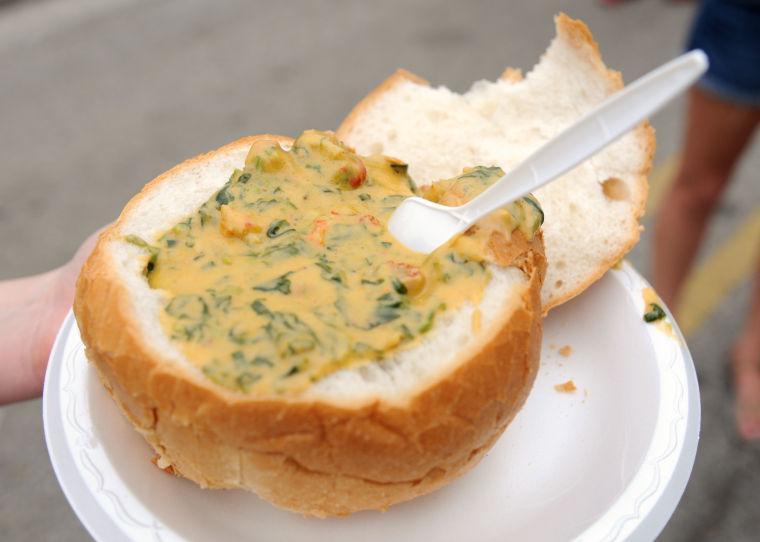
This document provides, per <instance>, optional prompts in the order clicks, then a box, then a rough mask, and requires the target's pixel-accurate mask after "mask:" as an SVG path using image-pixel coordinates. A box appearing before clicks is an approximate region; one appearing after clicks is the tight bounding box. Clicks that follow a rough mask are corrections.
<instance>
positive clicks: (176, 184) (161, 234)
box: [74, 135, 545, 517]
mask: <svg viewBox="0 0 760 542" xmlns="http://www.w3.org/2000/svg"><path fill="white" fill-rule="evenodd" d="M262 144H263V145H264V146H267V148H269V149H275V150H276V152H278V153H279V152H284V151H282V149H283V148H284V149H288V148H290V147H291V146H292V145H293V142H292V140H290V139H288V138H284V137H280V136H271V135H264V136H254V137H249V138H244V139H241V140H239V141H236V142H234V143H231V144H229V145H226V146H225V147H222V148H220V149H218V150H216V151H214V152H211V153H208V154H205V155H202V156H199V157H196V158H194V159H191V160H189V161H187V162H185V163H182V164H180V165H178V166H176V167H175V168H173V169H171V170H170V171H168V172H166V173H165V174H163V175H161V176H159V177H158V178H156V179H154V180H153V181H151V182H150V183H148V184H147V185H146V186H145V188H144V189H143V190H142V191H141V192H140V194H138V195H137V196H135V198H133V199H132V200H131V201H130V202H129V204H128V205H127V206H126V208H125V209H124V211H123V212H122V214H121V216H120V217H119V219H118V220H117V221H116V222H115V223H114V224H112V225H111V226H110V227H109V228H108V229H107V230H106V231H105V232H104V233H103V234H102V235H101V237H100V239H99V241H98V244H97V247H96V248H95V250H94V252H93V254H92V255H91V257H90V258H89V260H88V261H87V263H86V264H85V266H84V268H83V270H82V273H81V275H80V278H79V281H78V284H77V293H76V299H75V303H74V313H75V315H76V318H77V322H78V325H79V328H80V331H81V335H82V340H83V342H84V344H85V345H86V353H87V356H88V358H89V359H90V361H91V362H92V363H93V365H94V366H95V368H96V369H97V372H98V374H99V376H100V378H101V380H102V381H103V384H104V385H105V387H106V388H107V389H108V391H109V392H110V393H111V395H112V396H113V398H114V400H115V401H116V403H117V404H118V405H119V407H120V408H121V410H122V411H123V412H124V414H125V415H126V416H127V418H128V419H129V421H130V422H131V423H132V424H133V425H134V426H135V428H136V429H137V430H138V431H139V432H140V433H141V434H142V435H143V436H144V437H145V439H146V440H147V442H148V443H149V444H150V445H151V446H152V447H153V448H154V450H155V451H156V464H157V465H158V466H159V467H161V468H163V469H165V470H167V471H169V472H172V473H174V474H176V475H179V476H183V477H185V478H188V479H190V480H193V481H194V482H196V483H198V484H199V485H200V486H202V487H205V488H243V489H248V490H252V491H254V492H256V493H257V494H258V495H260V496H261V497H263V498H264V499H266V500H268V501H270V502H272V503H273V504H275V505H277V506H280V507H283V508H287V509H290V510H293V511H296V512H299V513H302V514H305V515H312V516H319V517H324V516H330V515H346V514H350V513H352V512H356V511H358V510H364V509H385V508H387V507H388V506H390V505H392V504H395V503H397V502H401V501H404V500H407V499H410V498H413V497H415V496H418V495H422V494H425V493H428V492H430V491H433V490H434V489H436V488H438V487H440V486H442V485H444V484H446V483H447V482H449V481H451V480H452V479H454V478H456V477H457V476H460V475H461V474H463V473H464V472H466V471H467V470H468V469H469V468H471V467H472V466H473V465H475V464H476V463H477V462H478V460H479V459H480V458H481V457H482V456H483V454H484V453H485V452H486V451H487V450H488V449H489V448H490V446H491V445H492V444H493V443H494V442H495V440H496V439H497V438H498V436H499V435H500V434H501V433H502V431H503V430H504V428H505V427H506V426H507V424H508V423H509V422H510V421H511V420H512V418H513V417H514V415H515V414H516V413H517V411H518V410H519V408H520V406H521V405H522V404H523V402H524V401H525V398H526V396H527V394H528V391H529V389H530V387H531V385H532V382H533V379H534V377H535V374H536V371H537V367H538V359H539V345H540V338H541V309H540V300H539V292H540V285H541V281H542V277H543V273H544V269H545V261H544V257H543V248H542V241H541V232H540V229H538V230H534V229H533V228H531V230H533V231H531V232H530V235H529V236H524V235H523V233H521V230H520V228H519V227H518V226H519V224H517V223H515V224H512V226H510V227H508V228H506V229H505V230H504V233H505V235H507V236H509V235H512V238H513V240H514V241H515V242H513V243H506V244H505V243H503V242H502V243H499V244H498V246H495V247H491V248H489V251H490V252H493V253H494V254H495V255H496V259H498V257H499V254H500V255H501V256H500V257H501V258H504V260H503V261H502V263H504V264H507V263H508V265H505V266H501V265H500V264H498V263H488V264H485V263H484V264H483V268H484V269H485V268H486V267H487V269H488V273H489V275H488V280H487V281H486V282H485V283H484V285H483V288H484V290H483V292H482V296H481V297H479V298H477V297H476V298H473V300H474V301H472V300H471V301H467V300H464V301H462V302H461V303H460V304H459V305H458V306H457V307H451V308H448V309H445V310H442V311H440V313H439V314H437V316H436V317H435V322H434V325H431V326H430V327H429V329H426V330H424V332H423V331H420V332H419V337H417V338H416V339H415V340H416V341H417V342H415V343H412V344H411V346H408V347H403V348H402V347H401V346H393V345H391V346H390V347H389V348H388V350H387V352H385V357H384V359H382V360H380V361H378V360H373V359H364V360H359V362H358V363H355V364H354V363H351V364H348V365H347V366H346V367H345V368H337V369H336V368H333V370H331V371H330V372H328V373H327V374H325V375H320V374H318V375H317V377H316V379H315V380H314V381H313V382H308V383H307V384H306V385H304V386H295V387H291V388H287V387H286V388H285V389H275V388H271V389H266V390H263V391H262V390H260V389H258V388H255V387H253V388H250V389H249V388H247V387H245V386H242V387H241V386H238V387H237V388H236V387H235V385H233V384H231V385H227V384H228V383H227V382H225V381H221V380H219V379H212V378H209V377H208V375H207V374H204V371H203V370H202V368H201V367H199V366H197V365H194V364H193V362H191V361H189V359H188V357H187V356H186V355H185V354H186V352H185V351H183V349H182V348H181V347H180V346H178V344H177V340H173V339H171V338H170V335H171V333H170V332H167V331H166V330H167V329H171V328H167V327H165V325H166V323H165V322H164V323H162V318H163V317H164V316H162V315H165V314H166V313H167V312H172V311H171V310H169V311H167V308H168V307H170V306H171V302H172V298H171V296H170V295H169V294H168V293H167V290H166V289H161V288H152V287H151V284H149V277H150V273H151V272H153V271H154V267H155V272H156V273H158V274H159V275H160V273H161V265H162V263H161V262H162V259H161V258H162V256H160V255H159V257H158V259H157V260H156V261H153V256H152V255H151V253H150V251H149V250H146V247H148V246H150V247H154V246H156V243H157V242H159V240H161V239H163V241H162V242H163V243H164V244H166V243H168V241H169V238H167V237H166V235H165V234H166V233H167V232H168V231H169V230H171V229H172V228H173V227H175V226H176V225H177V224H178V223H179V222H181V221H184V220H186V219H187V217H188V216H192V215H194V214H197V213H199V212H200V211H199V208H202V206H203V204H204V203H205V202H207V201H211V202H216V204H218V203H219V202H220V196H219V194H220V193H222V191H223V190H225V189H226V188H225V187H230V186H232V187H233V188H234V187H236V186H240V179H241V175H242V172H241V171H240V170H238V171H236V168H242V167H243V166H244V164H245V163H246V155H247V154H248V153H249V150H251V149H256V148H260V147H261V145H262ZM277 149H280V150H277ZM293 152H294V151H293V149H292V148H291V152H290V153H284V154H286V155H288V156H292V155H293ZM375 160H376V159H375ZM249 162H251V160H250V156H249ZM365 163H367V164H369V163H368V162H366V160H365ZM249 165H250V164H249ZM368 167H370V166H369V165H368ZM370 170H371V167H370ZM371 171H372V170H371ZM231 174H232V178H231V177H230V175H231ZM262 175H263V173H262ZM497 176H498V175H497ZM228 180H229V181H230V183H232V184H231V185H230V183H228ZM233 180H234V182H233ZM252 182H255V180H254V181H252ZM221 201H227V197H226V196H225V197H224V198H221ZM216 204H214V205H216ZM230 205H231V204H230ZM212 207H213V205H212ZM223 207H225V204H222V205H220V206H219V208H210V211H209V212H213V213H217V214H216V215H215V216H217V219H214V220H218V222H213V220H212V223H213V224H214V225H217V224H219V227H220V228H221V226H222V222H223V218H220V217H222V214H221V213H222V211H220V210H219V209H221V208H223ZM299 212H300V211H299ZM299 212H294V213H293V215H292V216H291V218H292V221H293V222H296V221H297V220H298V216H297V215H298V214H299ZM305 212H306V211H304V213H305ZM253 216H255V213H254V215H253ZM204 227H205V226H204ZM536 227H537V224H536ZM228 233H229V232H228ZM233 233H234V232H233ZM248 233H251V232H247V233H246V235H248ZM215 235H216V234H215ZM504 239H506V238H503V239H502V241H503V240H504ZM521 239H522V240H521ZM172 240H175V243H176V239H175V238H172ZM249 241H250V239H249V238H248V237H246V239H245V240H244V239H242V238H239V237H236V236H235V235H230V236H227V237H223V234H219V236H218V237H217V238H216V242H217V243H222V242H224V243H231V244H232V245H234V246H242V245H246V246H248V245H247V244H246V243H248V242H249ZM141 245H142V246H141ZM232 245H230V246H232ZM162 246H163V245H162ZM515 247H516V248H515ZM233 264H234V262H233ZM152 266H153V267H152ZM188 269H189V268H188ZM146 274H147V275H148V276H146ZM185 274H189V272H188V273H185ZM182 280H183V277H182V273H180V274H178V275H175V276H174V277H173V278H171V279H170V280H169V283H168V284H166V285H164V286H165V287H166V288H168V289H172V288H175V287H176V288H179V287H180V286H179V282H181V281H182ZM254 286H256V285H254ZM255 289H256V288H255V287H254V288H251V290H255ZM258 293H262V292H260V291H258ZM258 293H257V295H258ZM305 299H306V298H304V297H302V298H301V301H300V302H299V301H297V300H296V301H292V300H291V301H289V302H290V303H292V305H291V306H294V307H296V306H297V305H299V303H300V304H303V303H305V302H306V301H305ZM209 303H210V302H209ZM267 303H268V301H267ZM293 310H296V309H295V308H294V309H293ZM251 317H253V316H251ZM420 329H421V328H420ZM288 372H289V371H288ZM286 376H287V375H286V374H282V373H281V374H280V377H281V378H285V377H286ZM280 377H278V378H280ZM249 380H250V379H249ZM232 381H233V380H230V382H232Z"/></svg>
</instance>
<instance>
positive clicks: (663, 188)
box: [647, 154, 681, 218]
mask: <svg viewBox="0 0 760 542" xmlns="http://www.w3.org/2000/svg"><path fill="white" fill-rule="evenodd" d="M680 160H681V157H680V156H679V155H677V154H671V155H670V156H668V157H667V158H666V159H665V160H664V161H663V162H662V163H661V164H660V165H658V166H656V167H655V168H654V169H652V173H651V174H650V175H649V197H648V198H647V217H648V218H654V216H655V215H656V214H657V211H658V210H659V208H660V204H662V200H663V198H664V197H665V194H666V193H667V191H668V188H670V185H671V184H673V181H674V180H675V178H676V173H678V164H679V162H680Z"/></svg>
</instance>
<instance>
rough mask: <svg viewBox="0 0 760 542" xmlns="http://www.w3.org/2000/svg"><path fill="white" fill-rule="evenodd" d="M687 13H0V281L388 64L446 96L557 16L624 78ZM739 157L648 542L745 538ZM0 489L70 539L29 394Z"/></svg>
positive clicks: (579, 5)
mask: <svg viewBox="0 0 760 542" xmlns="http://www.w3.org/2000/svg"><path fill="white" fill-rule="evenodd" d="M693 9H694V4H693V3H691V2H667V1H660V0H639V1H629V2H622V3H620V4H617V5H615V6H614V7H609V6H606V5H605V4H603V3H602V2H599V1H598V0H575V1H550V0H542V1H539V0H534V1H532V2H522V1H517V0H515V1H506V0H495V1H471V2H453V1H431V0H405V1H389V0H386V1H384V2H348V1H331V2H327V1H306V0H303V1H293V0H291V1H287V2H251V1H242V0H241V1H223V2H201V1H193V0H181V1H180V0H155V1H140V0H25V1H22V0H16V1H14V0H0V279H6V278H12V277H17V276H22V275H28V274H33V273H38V272H41V271H45V270H47V269H50V268H52V267H54V266H58V265H60V264H62V263H63V262H64V261H66V260H67V259H68V258H69V257H70V256H71V255H72V254H73V252H74V250H75V248H76V247H77V246H78V245H79V243H80V242H81V241H82V240H83V239H84V238H85V237H86V236H87V235H88V234H89V233H91V232H92V231H94V230H95V229H96V228H98V227H100V226H102V225H104V224H106V223H107V222H109V221H111V220H113V219H114V218H115V217H116V216H117V214H118V212H119V211H120V209H121V208H122V207H123V205H124V204H125V203H126V201H127V200H128V199H129V198H130V197H131V196H132V195H133V194H134V193H135V192H137V191H138V190H139V189H140V188H141V187H142V185H143V184H144V183H145V182H146V181H148V180H150V179H151V178H153V177H154V176H156V175H157V174H159V173H161V172H163V171H164V170H166V169H167V168H169V167H170V166H172V165H174V164H176V163H177V162H179V161H181V160H183V159H185V158H188V157H191V156H193V155H195V154H198V153H200V152H203V151H206V150H209V149H212V148H216V147H218V146H220V145H222V144H224V143H226V142H228V141H231V140H233V139H236V138H238V137H241V136H243V135H246V134H254V133H262V132H270V133H279V134H286V135H296V134H298V133H299V132H300V131H301V130H302V129H304V128H310V127H315V128H320V129H334V128H336V127H337V125H338V124H339V123H340V121H341V119H342V118H343V117H344V116H345V115H346V114H347V113H348V111H349V110H350V109H351V107H352V106H353V105H354V104H355V103H356V102H357V101H358V100H359V99H360V98H361V97H362V96H364V95H365V94H366V93H367V92H368V91H369V90H370V89H371V88H373V87H374V86H376V85H377V84H378V83H380V82H381V81H382V80H383V79H384V78H385V77H387V76H388V75H389V74H391V73H392V72H393V71H394V70H395V69H396V68H398V67H404V68H407V69H410V70H411V71H413V72H416V73H418V74H420V75H422V76H423V77H425V78H427V79H429V80H430V81H431V82H432V83H433V84H442V85H446V86H449V87H450V88H452V89H454V90H457V91H464V90H466V89H467V88H468V87H469V86H470V84H471V83H472V82H473V81H476V80H478V79H483V78H490V79H494V78H496V77H498V76H499V74H500V73H501V72H502V71H503V69H504V68H505V67H506V66H507V65H510V66H514V67H519V68H522V69H523V70H524V71H528V70H529V69H530V67H531V66H532V65H533V64H534V63H535V62H536V61H537V60H538V58H539V56H540V55H541V53H542V52H543V50H544V49H545V48H546V46H547V45H548V43H549V41H550V40H551V38H552V36H553V33H554V28H553V22H552V16H553V15H554V14H555V13H557V12H559V11H565V12H567V13H568V14H569V15H570V16H572V17H577V18H581V19H583V20H584V21H585V22H586V23H587V24H588V25H589V26H590V28H591V30H592V32H593V33H594V36H595V38H596V40H597V41H598V42H599V44H600V47H601V50H602V53H603V56H604V59H605V61H606V63H607V64H608V66H610V67H613V68H615V69H618V70H621V71H622V72H623V74H624V76H625V80H626V81H632V80H633V79H635V78H636V77H638V76H640V75H642V74H644V73H645V72H647V71H648V70H650V69H652V68H654V67H655V66H657V65H659V64H661V63H663V62H664V61H666V60H668V59H670V58H672V57H674V56H676V55H677V54H678V53H679V52H681V50H682V47H683V42H684V39H685V35H686V33H687V31H688V27H689V24H690V21H691V18H692V15H693ZM683 105H684V102H683V101H678V102H676V103H674V104H672V105H670V106H669V107H668V108H667V109H666V110H664V111H662V112H661V113H660V114H659V115H658V116H657V117H655V118H654V119H653V124H654V126H655V128H656V130H657V143H658V145H657V146H658V149H657V155H656V159H655V169H654V171H653V174H652V177H651V179H650V182H651V197H650V203H649V208H648V217H647V218H645V220H644V225H645V226H647V227H649V226H650V225H651V216H652V215H653V213H654V211H655V210H656V209H657V208H658V206H659V204H660V203H661V201H662V195H663V191H664V189H665V188H667V186H668V184H669V183H670V182H672V179H673V175H674V173H675V168H676V165H677V163H678V152H679V145H680V141H681V130H682V119H683V113H684V111H683ZM759 150H760V149H758V146H757V145H756V144H755V145H754V146H753V147H752V148H750V149H749V151H748V152H747V153H746V155H745V157H744V160H743V161H742V163H741V164H740V166H739V169H738V171H737V172H736V179H735V181H734V182H733V183H732V185H731V187H730V188H729V190H728V192H727V193H726V194H725V196H724V197H723V199H722V201H721V203H720V206H719V209H718V211H717V213H716V216H715V219H714V221H713V223H712V225H711V227H710V231H709V234H708V239H707V242H706V244H705V245H704V247H703V249H702V251H701V252H700V256H699V262H698V266H697V268H696V269H695V272H694V273H693V275H692V279H691V282H690V285H689V286H688V287H687V294H686V298H685V299H684V303H683V305H684V310H683V315H682V318H681V324H682V326H683V328H684V331H685V333H686V334H687V336H688V343H689V346H690V348H691V352H692V354H693V356H694V359H695V363H696V365H697V371H698V374H699V380H700V386H701V391H702V409H703V410H702V416H703V418H702V419H703V425H702V438H701V442H700V447H699V451H698V455H697V461H696V465H695V468H694V472H693V475H692V479H691V481H690V483H689V486H688V488H687V491H686V494H685V496H684V498H683V500H682V502H681V504H680V506H679V508H678V510H677V511H676V513H675V515H674V517H673V519H672V521H671V522H670V524H669V525H668V526H667V527H666V529H665V531H664V532H663V533H662V535H661V537H660V540H663V541H695V540H732V541H744V540H758V536H760V535H759V534H758V533H760V507H759V506H758V502H759V497H760V446H758V445H757V444H754V445H753V444H746V443H743V442H742V441H740V440H739V438H738V437H737V436H736V434H735V431H734V422H733V416H732V402H731V396H730V392H729V389H728V385H727V382H728V377H727V376H726V375H727V373H726V369H725V368H726V367H727V364H728V351H729V349H730V346H731V343H732V340H733V337H734V336H735V334H736V331H737V330H738V328H739V326H740V322H741V320H742V318H743V317H744V314H745V312H746V310H747V298H748V297H749V292H750V282H749V279H750V276H751V274H752V272H753V271H754V261H756V259H757V245H758V239H760V182H758V173H757V172H758V171H760V152H758V151H759ZM649 229H651V228H649ZM649 248H650V234H649V233H648V232H645V234H644V236H643V239H642V242H641V243H640V244H639V245H638V246H637V247H636V249H635V250H634V251H633V253H632V254H631V255H630V257H629V259H630V260H631V261H632V262H633V263H634V264H635V265H636V267H637V268H638V269H639V270H640V271H642V272H643V273H644V274H645V275H647V276H648V275H649ZM729 262H730V263H729ZM727 267H730V268H731V271H732V272H731V273H724V272H722V271H724V270H725V269H726V268H727ZM0 348H2V345H0ZM0 488H1V490H0V538H2V540H7V541H9V542H11V541H14V542H15V541H22V540H24V541H26V540H56V541H69V540H86V539H87V538H88V535H87V533H86V532H85V531H84V529H83V528H82V527H81V525H80V524H79V522H78V520H77V519H76V517H75V516H74V514H73V512H72V511H71V509H70V507H69V505H68V504H67V502H66V500H65V498H64V496H63V494H62V493H61V490H60V489H59V486H58V483H57V482H56V480H55V476H54V474H53V471H52V468H51V465H50V461H49V458H48V455H47V450H46V447H45V442H44V435H43V431H42V419H41V403H40V401H29V402H25V403H21V404H17V405H13V406H8V407H4V408H0Z"/></svg>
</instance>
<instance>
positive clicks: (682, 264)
mask: <svg viewBox="0 0 760 542" xmlns="http://www.w3.org/2000/svg"><path fill="white" fill-rule="evenodd" d="M758 122H760V109H756V108H750V107H743V106H739V105H735V104H732V103H729V102H726V101H723V100H721V99H719V98H716V97H714V96H713V95H711V94H708V93H706V92H704V91H702V90H699V89H693V90H692V91H691V92H690V93H689V108H688V119H687V127H686V138H685V145H684V151H683V156H682V159H681V167H680V171H679V173H678V176H677V177H676V181H675V183H674V184H673V187H672V188H671V189H670V193H669V194H668V195H667V197H666V198H665V201H664V203H663V205H662V207H661V210H660V212H659V215H658V217H657V223H656V224H655V230H654V269H653V275H654V276H653V278H654V285H655V288H656V289H657V293H658V294H659V295H660V297H662V299H663V301H665V303H666V304H667V305H668V306H669V307H670V308H671V309H674V310H675V309H676V308H677V303H678V295H679V292H680V289H681V286H682V285H683V281H684V279H685V278H686V275H687V274H688V272H689V268H690V267H691V263H692V261H693V259H694V256H695V255H696V253H697V249H698V248H699V244H700V242H701V240H702V236H703V234H704V231H705V227H706V225H707V220H708V218H709V217H710V214H711V213H712V211H713V209H714V207H715V204H716V203H717V201H718V198H719V197H720V195H721V193H722V192H723V189H724V188H725V186H726V185H727V183H728V179H729V177H730V176H731V172H732V170H733V168H734V166H735V165H736V163H737V162H738V159H739V157H740V156H741V153H742V151H743V150H744V148H745V146H746V145H747V143H748V142H749V140H750V138H751V137H752V133H753V131H754V129H755V127H756V126H757V124H758Z"/></svg>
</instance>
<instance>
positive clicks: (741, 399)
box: [732, 266, 760, 440]
mask: <svg viewBox="0 0 760 542" xmlns="http://www.w3.org/2000/svg"><path fill="white" fill-rule="evenodd" d="M732 361H733V369H734V387H735V389H736V425H737V427H738V429H739V434H740V435H741V436H742V437H743V438H745V439H748V440H756V439H760V266H758V268H757V271H756V272H755V282H754V285H753V293H752V299H751V300H750V308H749V314H748V315H747V319H746V321H745V323H744V328H743V329H742V331H741V333H740V334H739V337H738V338H737V340H736V344H735V345H734V350H733V360H732Z"/></svg>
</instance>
